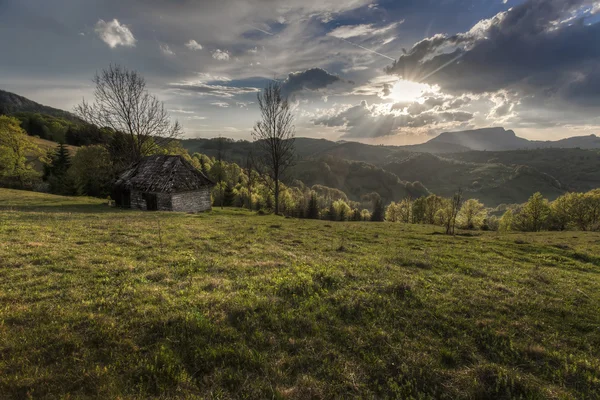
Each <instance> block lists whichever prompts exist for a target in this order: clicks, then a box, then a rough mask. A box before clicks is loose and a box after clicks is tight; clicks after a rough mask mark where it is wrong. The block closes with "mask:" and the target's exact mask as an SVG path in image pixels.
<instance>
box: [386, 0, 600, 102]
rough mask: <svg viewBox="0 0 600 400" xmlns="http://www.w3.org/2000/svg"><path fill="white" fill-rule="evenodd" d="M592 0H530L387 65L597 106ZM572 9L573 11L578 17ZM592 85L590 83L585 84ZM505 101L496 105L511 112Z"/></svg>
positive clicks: (439, 79) (483, 89) (597, 36)
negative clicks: (503, 104)
mask: <svg viewBox="0 0 600 400" xmlns="http://www.w3.org/2000/svg"><path fill="white" fill-rule="evenodd" d="M592 3H596V4H597V2H596V1H591V0H527V1H525V2H524V3H521V4H519V5H517V6H515V7H513V8H511V9H510V10H508V11H506V12H503V13H500V14H498V15H496V16H495V17H493V18H490V19H488V20H483V21H480V22H479V23H478V24H476V25H475V26H474V27H473V28H472V29H471V30H469V31H468V32H465V33H461V34H457V35H454V36H446V35H435V36H433V37H431V38H428V39H425V40H423V41H421V42H419V43H417V44H415V45H414V46H413V48H412V49H411V50H410V52H408V53H407V54H406V55H403V56H401V57H400V58H399V59H398V60H397V61H396V62H395V63H394V64H393V65H392V66H390V67H388V69H387V72H388V73H392V74H396V75H401V76H405V77H406V78H408V79H416V80H419V79H424V80H425V81H426V82H428V83H435V84H438V85H440V87H441V88H442V89H443V90H445V91H449V92H451V93H465V92H469V93H493V92H496V91H501V90H508V91H514V92H517V93H519V95H520V96H522V97H525V96H532V97H535V98H536V99H537V100H538V102H539V103H540V105H541V103H542V102H544V103H546V106H549V104H550V103H553V104H554V106H556V107H559V105H560V104H588V105H600V92H598V91H597V90H594V88H596V89H597V88H598V77H597V75H598V74H597V72H596V71H598V69H599V68H600V46H597V43H598V42H599V41H600V23H599V22H592V23H586V22H585V19H586V18H588V17H589V16H590V15H591V13H592V10H593V9H592V8H591V7H589V6H590V5H591V4H592ZM574 16H575V18H574ZM586 88H589V90H586ZM510 111H511V109H510V107H509V106H508V105H506V106H504V107H500V108H498V110H497V112H499V113H500V114H502V113H510Z"/></svg>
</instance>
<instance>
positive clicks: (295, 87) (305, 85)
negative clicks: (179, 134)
mask: <svg viewBox="0 0 600 400" xmlns="http://www.w3.org/2000/svg"><path fill="white" fill-rule="evenodd" d="M341 80H342V79H341V78H340V77H339V76H337V75H333V74H330V73H329V72H327V71H325V70H324V69H321V68H311V69H307V70H306V71H299V72H292V73H291V74H289V75H288V77H287V78H286V79H285V81H283V84H282V90H283V92H284V93H285V94H287V95H291V94H293V93H296V92H300V91H302V90H319V89H324V88H326V87H327V86H329V85H332V84H334V83H336V82H339V81H341Z"/></svg>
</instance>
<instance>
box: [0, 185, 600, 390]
mask: <svg viewBox="0 0 600 400" xmlns="http://www.w3.org/2000/svg"><path fill="white" fill-rule="evenodd" d="M103 203H105V201H101V200H95V199H86V198H65V197H58V196H50V195H43V194H36V193H29V192H19V191H11V190H0V398H16V399H21V398H27V397H28V396H29V397H32V398H88V397H96V398H116V397H119V398H149V397H160V398H186V397H187V398H291V399H306V398H333V397H337V398H405V399H409V398H414V399H428V398H448V399H457V398H458V399H460V398H464V399H492V398H500V399H509V398H516V399H518V398H522V399H545V398H550V399H572V398H581V399H597V398H599V397H600V312H599V305H600V234H597V233H589V232H564V233H540V234H496V233H479V232H478V233H475V234H474V235H472V236H467V235H463V236H456V237H446V236H444V235H441V234H439V229H437V228H435V227H430V226H406V225H403V224H386V223H381V224H377V223H328V222H325V221H307V220H295V219H285V218H280V217H275V216H258V215H255V214H251V213H248V212H246V211H241V210H225V211H221V210H215V211H213V212H211V213H205V214H199V215H191V214H176V213H145V212H136V211H122V210H115V209H111V208H109V207H107V206H106V205H104V204H103Z"/></svg>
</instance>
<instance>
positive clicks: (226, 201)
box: [223, 184, 235, 207]
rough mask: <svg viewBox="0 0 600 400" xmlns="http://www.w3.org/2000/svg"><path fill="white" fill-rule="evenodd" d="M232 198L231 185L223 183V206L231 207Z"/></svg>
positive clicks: (233, 194)
mask: <svg viewBox="0 0 600 400" xmlns="http://www.w3.org/2000/svg"><path fill="white" fill-rule="evenodd" d="M234 198H235V193H234V192H233V187H232V186H231V185H229V184H227V185H225V190H224V191H223V206H225V207H231V206H232V205H233V200H234Z"/></svg>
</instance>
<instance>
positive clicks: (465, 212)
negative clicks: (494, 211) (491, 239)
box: [458, 199, 487, 229]
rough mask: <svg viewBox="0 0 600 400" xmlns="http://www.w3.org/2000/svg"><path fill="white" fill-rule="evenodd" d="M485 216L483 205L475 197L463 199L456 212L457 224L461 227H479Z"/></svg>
mask: <svg viewBox="0 0 600 400" xmlns="http://www.w3.org/2000/svg"><path fill="white" fill-rule="evenodd" d="M486 217H487V212H486V211H485V207H484V205H483V204H482V203H481V202H479V201H478V200H475V199H469V200H467V201H465V203H464V204H463V205H462V207H461V209H460V211H459V213H458V224H459V226H460V227H461V228H463V229H479V228H481V226H482V225H483V221H484V220H485V219H486Z"/></svg>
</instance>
